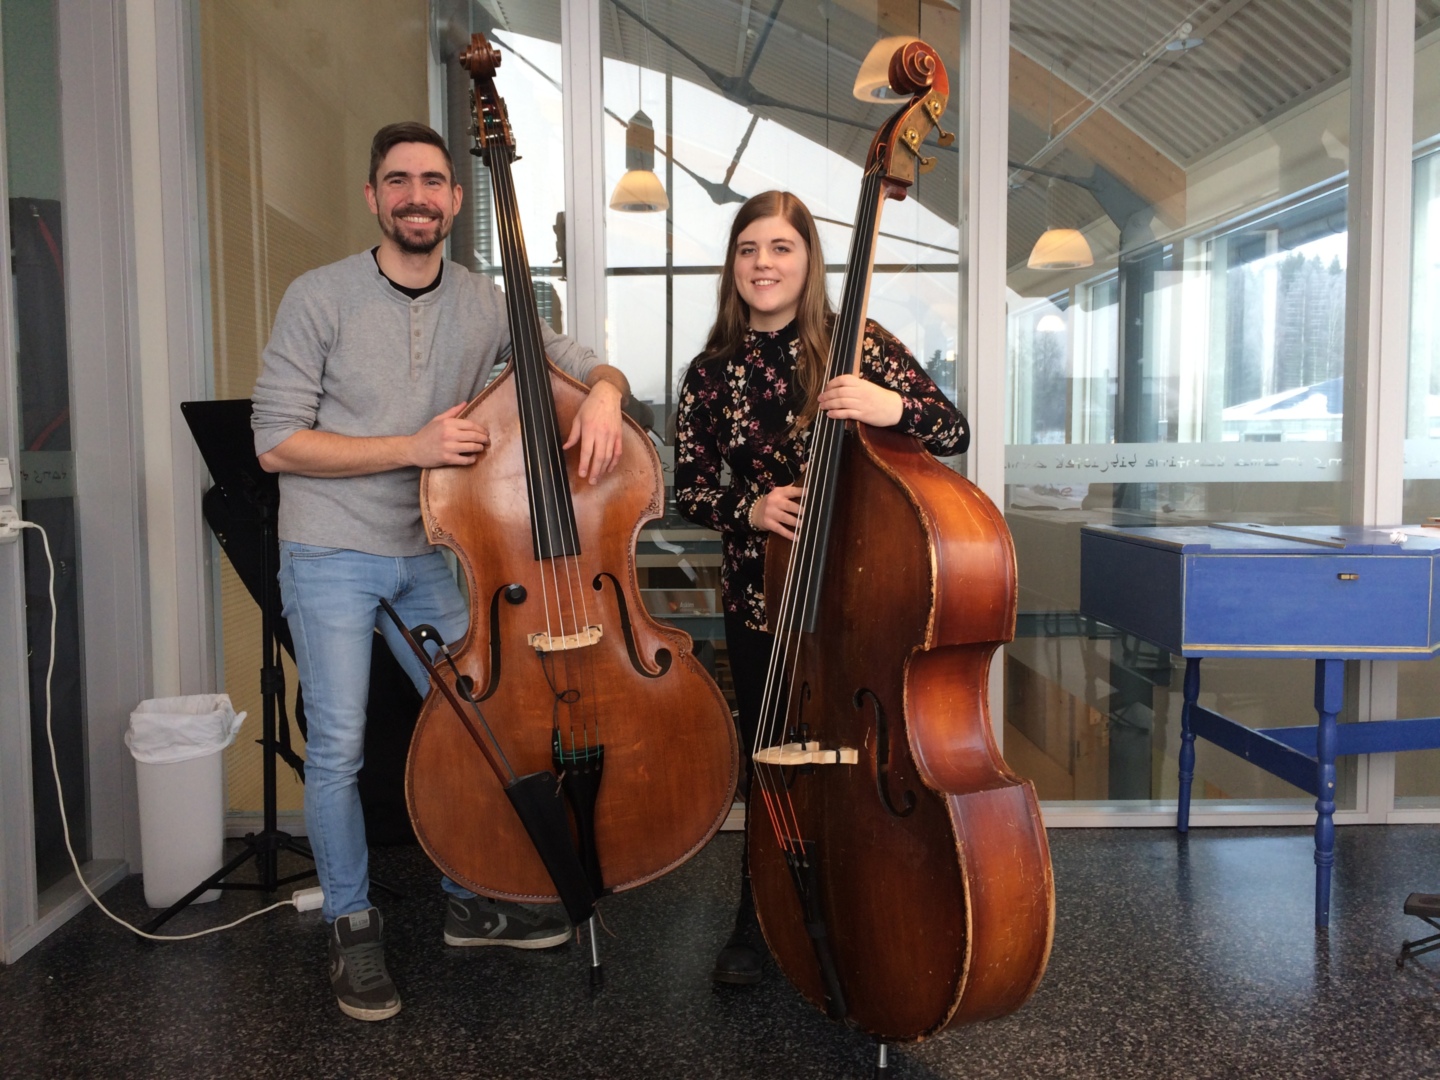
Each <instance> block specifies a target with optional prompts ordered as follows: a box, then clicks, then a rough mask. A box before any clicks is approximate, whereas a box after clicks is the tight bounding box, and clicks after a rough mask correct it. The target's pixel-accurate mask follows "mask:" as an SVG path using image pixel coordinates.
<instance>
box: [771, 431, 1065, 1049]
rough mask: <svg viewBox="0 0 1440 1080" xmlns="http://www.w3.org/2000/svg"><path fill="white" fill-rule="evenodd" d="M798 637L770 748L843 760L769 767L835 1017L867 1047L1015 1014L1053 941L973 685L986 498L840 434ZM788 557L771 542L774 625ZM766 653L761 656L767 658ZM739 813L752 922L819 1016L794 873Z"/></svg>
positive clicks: (786, 549) (992, 620) (815, 975)
mask: <svg viewBox="0 0 1440 1080" xmlns="http://www.w3.org/2000/svg"><path fill="white" fill-rule="evenodd" d="M847 428H848V430H847V432H846V434H845V437H844V440H843V442H844V449H843V451H842V465H841V472H842V477H843V479H842V481H841V483H840V485H839V489H838V493H837V498H836V504H835V511H834V516H833V520H832V524H831V531H830V535H829V541H828V551H827V554H826V558H825V560H824V565H825V567H826V569H825V573H824V579H823V582H822V583H821V584H820V585H819V586H818V587H819V589H820V600H819V605H820V606H819V609H818V618H817V620H816V623H815V629H814V631H813V632H811V633H804V634H801V635H800V637H799V640H798V643H797V644H796V645H795V646H794V650H795V651H796V654H797V655H796V657H795V662H794V668H793V676H792V678H793V684H792V688H791V692H790V694H789V701H790V705H789V715H788V719H787V726H786V737H787V738H789V739H797V738H798V739H800V740H802V741H803V740H804V739H805V738H807V737H809V738H814V739H817V740H819V741H820V742H821V745H823V746H824V747H827V748H828V747H847V748H853V749H855V750H856V751H858V755H857V760H856V762H855V763H854V764H826V765H814V766H810V767H799V768H788V769H781V770H779V773H780V775H781V776H783V780H782V781H781V785H780V787H781V790H778V791H776V792H767V793H766V795H765V797H766V798H767V799H777V800H778V801H782V802H785V801H788V804H789V808H788V809H787V811H786V812H790V813H793V815H794V819H795V822H796V824H797V826H798V833H799V835H800V836H803V837H805V838H806V839H807V840H813V842H814V850H813V855H814V858H813V860H812V863H813V873H814V875H815V888H816V889H817V891H818V900H819V911H820V912H821V913H823V919H824V924H825V927H826V933H827V934H828V939H829V947H830V950H831V952H832V953H833V958H834V965H835V969H836V976H837V978H838V983H839V989H840V990H841V991H843V999H844V1005H845V1011H844V1018H845V1019H846V1020H847V1021H848V1022H850V1023H853V1024H854V1025H856V1026H858V1027H859V1028H861V1029H863V1030H865V1031H866V1032H869V1033H871V1034H873V1035H875V1036H876V1037H878V1038H881V1039H883V1040H887V1041H904V1040H916V1039H920V1038H923V1037H925V1036H928V1035H932V1034H935V1033H936V1032H938V1031H941V1030H943V1029H944V1028H946V1027H949V1026H951V1025H957V1024H963V1023H969V1022H973V1021H979V1020H985V1019H990V1018H993V1017H997V1016H1002V1015H1004V1014H1006V1013H1009V1012H1011V1011H1013V1010H1015V1009H1017V1008H1019V1007H1020V1005H1021V1004H1023V1003H1024V1001H1025V1000H1026V999H1027V998H1028V997H1029V996H1030V994H1031V993H1032V992H1033V991H1034V989H1035V987H1036V985H1037V984H1038V983H1039V981H1040V977H1041V975H1042V974H1043V972H1044V970H1045V965H1046V960H1047V958H1048V956H1049V953H1050V945H1051V941H1052V937H1053V932H1054V881H1053V877H1052V874H1051V867H1050V855H1049V846H1048V844H1047V842H1046V837H1045V830H1044V827H1043V824H1042V822H1041V818H1040V811H1039V806H1038V804H1037V802H1036V797H1035V791H1034V787H1033V785H1032V784H1030V783H1029V782H1028V781H1025V780H1022V779H1021V778H1020V777H1018V776H1017V775H1015V774H1014V773H1013V772H1011V771H1010V769H1009V768H1008V767H1007V766H1006V764H1005V762H1004V761H1003V759H1002V758H1001V757H1000V754H999V751H998V749H997V747H996V744H995V739H994V736H993V734H992V730H991V717H990V711H989V706H988V701H987V696H986V694H987V683H988V679H989V672H990V663H991V658H992V656H993V655H994V653H995V651H996V649H997V647H998V646H999V645H1000V644H1001V643H1002V642H1005V641H1009V640H1010V639H1011V638H1012V637H1013V636H1014V627H1015V608H1016V592H1015V555H1014V548H1013V545H1012V543H1011V539H1010V534H1009V530H1008V529H1007V527H1006V525H1005V521H1004V518H1003V517H1002V516H1001V514H1000V512H999V510H998V509H996V507H995V506H994V504H993V503H992V502H991V501H990V500H989V499H988V498H986V496H985V495H984V494H983V493H981V492H980V490H979V489H978V488H976V487H975V486H974V485H973V484H971V483H970V482H969V481H967V480H965V479H964V478H963V477H961V476H959V475H958V474H956V473H955V472H953V471H951V470H950V469H948V468H946V467H945V466H944V465H942V464H940V463H939V462H937V461H936V460H935V459H934V458H932V457H931V456H930V455H929V454H928V453H927V452H926V451H925V450H924V449H923V448H922V447H921V446H920V444H919V443H918V442H917V441H916V440H914V439H912V438H909V437H908V436H903V435H898V434H896V433H894V432H891V431H888V430H879V429H873V428H867V427H863V426H857V425H854V424H849V425H847ZM790 548H791V545H790V544H789V543H787V542H786V541H784V540H781V539H779V538H774V537H772V539H771V540H770V547H769V549H768V551H767V565H766V596H767V598H768V599H769V603H770V622H771V625H772V626H773V625H775V620H776V614H775V610H776V609H775V603H776V598H778V597H780V596H782V594H783V591H784V587H785V586H784V582H785V574H786V569H787V562H788V558H789V555H790ZM783 644H784V643H783V641H782V643H781V645H779V646H777V648H778V647H783ZM756 795H757V797H756V798H752V800H751V803H752V805H751V807H750V812H751V813H752V814H753V815H755V818H754V820H752V821H751V824H750V828H749V844H750V867H751V875H752V881H753V887H754V891H755V897H756V905H757V908H758V911H759V914H760V922H761V928H762V930H763V931H764V934H765V938H766V941H767V942H768V943H769V945H770V948H771V950H772V952H773V953H774V956H775V958H776V961H777V963H778V964H779V966H780V967H781V969H782V970H783V971H784V972H785V974H786V976H787V977H788V978H789V979H790V980H791V981H792V982H793V983H794V984H795V985H796V986H797V987H798V988H799V989H800V990H801V992H802V993H803V994H804V995H805V996H806V997H807V998H809V999H810V1000H812V1001H813V1002H815V1003H816V1004H818V1005H820V1006H822V1007H824V1008H827V1009H830V1010H831V1012H832V1015H834V1014H835V1002H834V1000H833V996H834V995H832V994H831V993H830V992H829V990H828V988H827V983H826V980H825V978H824V976H823V974H822V971H821V966H820V963H819V961H818V960H817V948H816V947H815V944H814V942H813V941H812V938H811V933H810V928H809V927H807V922H806V917H805V913H804V911H803V910H802V904H801V900H800V894H799V893H798V892H797V889H796V886H795V883H794V882H793V880H792V876H793V873H792V868H791V867H790V866H789V865H788V864H787V858H786V855H785V853H784V852H783V851H782V850H781V846H780V844H779V842H778V841H777V833H776V830H775V829H772V828H771V827H770V826H769V824H768V823H766V822H764V821H762V820H760V818H761V817H762V816H763V814H764V812H765V810H764V808H763V807H762V806H761V805H760V800H759V798H758V796H759V795H760V787H759V785H757V787H756Z"/></svg>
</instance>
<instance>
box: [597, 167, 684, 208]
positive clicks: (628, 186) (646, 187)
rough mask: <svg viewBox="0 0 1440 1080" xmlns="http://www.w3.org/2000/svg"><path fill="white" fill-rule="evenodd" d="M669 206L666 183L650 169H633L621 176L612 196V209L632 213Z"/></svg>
mask: <svg viewBox="0 0 1440 1080" xmlns="http://www.w3.org/2000/svg"><path fill="white" fill-rule="evenodd" d="M669 206H670V200H669V199H668V198H667V197H666V195H665V185H664V184H662V183H660V178H659V177H658V176H656V175H655V174H654V173H653V172H651V171H650V170H649V169H631V170H630V171H629V172H627V173H626V174H625V175H624V176H622V177H621V178H620V182H619V183H618V184H616V185H615V191H614V193H613V194H612V195H611V196H610V209H611V210H624V211H625V212H627V213H631V214H644V213H649V212H653V211H656V210H665V209H667V208H668V207H669Z"/></svg>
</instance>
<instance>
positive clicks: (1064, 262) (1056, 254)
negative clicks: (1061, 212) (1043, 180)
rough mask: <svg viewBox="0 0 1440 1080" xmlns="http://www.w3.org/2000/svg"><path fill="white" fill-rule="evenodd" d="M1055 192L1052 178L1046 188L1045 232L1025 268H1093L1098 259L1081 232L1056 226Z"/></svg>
mask: <svg viewBox="0 0 1440 1080" xmlns="http://www.w3.org/2000/svg"><path fill="white" fill-rule="evenodd" d="M1054 190H1055V181H1054V180H1053V179H1052V180H1051V181H1050V182H1049V184H1048V185H1046V188H1045V231H1044V232H1043V233H1041V234H1040V239H1039V240H1036V241H1035V246H1034V247H1033V248H1031V250H1030V258H1029V259H1028V260H1027V261H1026V263H1025V265H1026V266H1028V267H1029V268H1030V269H1031V270H1078V269H1080V268H1081V267H1082V266H1094V265H1095V256H1094V255H1093V254H1091V252H1090V244H1089V243H1088V242H1087V241H1086V239H1085V236H1084V234H1083V233H1081V232H1080V230H1079V229H1068V228H1056V227H1055V223H1054V222H1055V214H1054V209H1055V206H1054V204H1055V199H1054Z"/></svg>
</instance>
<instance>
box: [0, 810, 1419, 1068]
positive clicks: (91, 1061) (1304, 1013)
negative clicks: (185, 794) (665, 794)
mask: <svg viewBox="0 0 1440 1080" xmlns="http://www.w3.org/2000/svg"><path fill="white" fill-rule="evenodd" d="M1338 832H1339V838H1338V846H1337V850H1338V855H1337V864H1336V873H1335V889H1334V907H1333V916H1332V924H1331V927H1330V929H1329V931H1328V932H1326V933H1318V934H1317V933H1316V931H1315V929H1314V926H1313V921H1312V906H1311V905H1312V903H1313V863H1312V861H1311V855H1312V845H1311V838H1310V834H1309V833H1308V832H1307V831H1306V830H1301V829H1264V830H1249V829H1247V830H1240V829H1227V830H1197V831H1196V832H1194V833H1193V834H1192V835H1191V836H1190V837H1189V838H1188V839H1180V838H1178V837H1177V836H1176V835H1175V834H1174V833H1173V832H1171V831H1169V830H1106V831H1098V830H1097V831H1076V830H1057V831H1054V832H1052V833H1051V834H1050V839H1051V844H1052V848H1053V855H1054V863H1055V880H1056V891H1057V898H1058V905H1057V920H1056V932H1055V948H1054V953H1053V955H1052V957H1051V961H1050V968H1049V971H1048V972H1047V973H1046V976H1045V980H1044V982H1043V983H1042V984H1041V986H1040V989H1039V990H1038V991H1037V993H1036V994H1035V996H1034V998H1032V999H1031V1001H1030V1003H1029V1004H1028V1005H1027V1006H1026V1007H1025V1008H1024V1009H1022V1010H1021V1011H1020V1012H1018V1013H1016V1014H1015V1015H1013V1016H1011V1017H1007V1018H1005V1019H1003V1020H999V1021H995V1022H993V1023H990V1024H986V1025H982V1026H977V1027H970V1028H964V1029H960V1030H956V1031H951V1032H948V1033H946V1034H944V1035H942V1036H940V1037H938V1038H935V1039H932V1040H930V1041H928V1042H925V1043H922V1044H919V1045H910V1046H899V1047H895V1048H894V1049H893V1050H892V1052H891V1057H890V1061H891V1068H890V1075H891V1076H892V1077H893V1078H895V1080H918V1078H927V1080H928V1078H942V1077H944V1078H948V1077H1037V1078H1038V1077H1047V1078H1049V1077H1105V1078H1110V1077H1117V1078H1118V1077H1144V1078H1150V1077H1271V1076H1274V1077H1336V1078H1340V1077H1344V1078H1346V1080H1362V1078H1367V1077H1374V1078H1377V1080H1378V1078H1387V1080H1388V1078H1392V1077H1425V1076H1440V952H1437V953H1433V954H1431V955H1430V956H1427V957H1423V958H1421V959H1420V960H1418V961H1415V962H1412V963H1410V964H1408V965H1407V966H1406V968H1405V969H1404V970H1403V971H1397V970H1396V967H1395V956H1396V953H1397V951H1398V949H1399V945H1400V942H1401V940H1402V939H1404V938H1406V937H1411V938H1415V937H1419V936H1421V935H1422V934H1423V933H1424V932H1426V927H1425V926H1424V924H1422V923H1421V922H1420V921H1419V920H1416V919H1412V918H1407V917H1406V916H1404V915H1403V914H1402V912H1401V905H1402V903H1403V902H1404V898H1405V896H1406V894H1407V893H1409V892H1411V891H1422V892H1440V828H1437V827H1429V826H1398V827H1390V828H1364V827H1350V828H1344V829H1340V830H1339V831H1338ZM739 843H740V838H739V837H738V836H737V835H735V834H725V835H722V836H720V837H719V838H718V839H717V840H716V841H715V842H714V843H712V844H711V845H710V846H709V847H708V848H707V849H706V850H705V851H703V852H702V853H701V854H700V855H699V856H698V857H697V858H696V859H694V860H693V861H692V862H691V863H690V864H688V865H687V866H685V867H683V868H682V869H680V870H679V871H676V872H675V873H673V874H671V875H669V876H668V877H666V878H664V879H662V880H661V881H658V882H656V883H654V884H652V885H649V886H647V887H645V888H643V889H640V890H637V891H634V892H631V893H628V894H625V895H622V896H616V897H612V898H610V899H608V900H607V901H606V902H605V904H604V912H605V919H606V922H607V924H608V926H609V928H610V930H611V931H612V932H613V933H614V935H615V936H614V937H609V938H606V939H605V940H604V944H603V950H604V954H605V960H606V972H607V984H606V986H605V988H604V990H603V991H602V992H601V993H600V994H598V995H597V996H593V997H592V995H591V994H590V991H589V988H588V978H587V965H588V949H586V948H580V947H576V946H575V945H574V944H573V943H572V944H570V945H566V946H563V947H561V948H558V949H554V950H549V951H545V952H530V953H522V952H515V951H512V950H508V949H493V948H490V949H466V950H462V949H450V948H447V947H446V946H445V945H444V944H443V943H442V941H441V936H440V926H441V917H442V901H441V898H440V894H439V891H438V887H437V882H438V879H437V878H436V875H435V873H434V871H433V870H432V869H431V867H430V865H429V863H428V862H427V861H426V860H425V858H424V856H423V855H422V854H421V853H420V851H419V849H417V848H414V847H408V848H381V849H377V850H376V852H375V853H374V856H373V867H372V869H373V871H374V873H375V874H376V876H377V877H383V878H386V879H389V880H391V881H392V882H393V883H395V884H397V885H399V886H401V887H402V888H403V889H404V890H405V891H406V895H405V897H404V898H402V899H399V900H395V899H383V900H382V905H383V909H384V911H385V916H386V920H387V922H386V936H387V943H388V950H387V951H388V956H389V959H390V967H391V971H392V974H393V975H394V976H395V978H396V981H397V983H398V984H399V986H400V989H401V992H402V995H403V997H404V1001H405V1008H404V1010H403V1011H402V1012H401V1013H400V1015H399V1016H397V1017H395V1018H394V1019H392V1020H389V1021H385V1022H382V1023H376V1024H364V1023H359V1022H357V1021H353V1020H349V1019H347V1018H346V1017H344V1016H343V1015H341V1013H340V1012H339V1010H337V1009H336V1007H335V1004H334V999H333V998H332V997H331V996H330V993H329V987H328V983H327V981H326V975H325V961H324V949H325V946H324V931H323V929H322V925H321V923H320V920H319V917H318V913H310V914H306V915H297V914H295V913H293V912H289V911H283V912H278V913H275V914H272V915H267V916H263V917H262V918H260V919H258V920H255V921H253V922H251V923H247V924H245V926H244V927H242V928H240V929H238V930H234V931H230V932H227V933H225V934H223V935H219V936H216V937H212V938H205V939H201V940H199V941H194V942H187V943H183V944H174V945H162V946H141V945H138V944H137V943H136V942H135V941H134V940H132V939H131V938H129V936H128V935H127V934H126V932H125V931H124V930H122V929H120V928H119V927H117V926H115V925H114V924H112V923H110V922H109V921H108V920H105V919H104V918H103V917H102V916H101V915H100V914H99V913H98V912H96V911H94V910H93V909H92V910H87V911H85V912H83V913H82V914H81V915H79V916H77V917H76V918H75V919H73V920H72V921H71V922H70V923H69V924H67V925H66V926H65V927H63V928H62V929H61V930H60V931H58V932H57V933H56V934H54V935H53V936H52V937H51V938H49V939H48V940H47V941H45V942H44V943H42V944H41V945H39V946H38V947H36V948H35V949H34V950H32V951H31V952H30V953H29V954H27V955H26V956H24V957H23V958H22V959H21V960H20V961H19V962H18V963H17V964H15V965H13V966H12V967H9V968H5V969H0V1075H3V1076H5V1077H70V1076H74V1077H88V1076H105V1077H146V1078H152V1077H154V1078H160V1077H212V1076H213V1077H226V1078H232V1077H233V1078H242V1077H554V1078H597V1080H599V1078H623V1077H665V1078H670V1077H677V1078H679V1077H695V1078H707V1077H787V1078H788V1077H805V1078H809V1077H817V1078H818V1077H825V1078H832V1077H857V1078H866V1077H869V1076H870V1075H871V1073H872V1069H873V1064H874V1048H873V1044H871V1043H870V1042H869V1041H868V1040H867V1039H865V1038H864V1037H862V1036H860V1035H857V1034H855V1033H853V1032H851V1031H848V1030H847V1029H845V1028H844V1027H842V1026H840V1025H837V1024H833V1023H830V1022H829V1021H827V1020H826V1019H824V1017H822V1016H821V1015H820V1013H819V1012H817V1011H816V1010H815V1009H813V1008H811V1007H810V1006H809V1005H808V1004H807V1003H805V1002H804V1001H803V1000H802V999H800V998H799V996H798V995H797V994H796V993H795V992H794V991H793V990H791V988H790V987H789V985H788V984H787V983H786V982H785V980H784V979H783V978H781V977H779V976H778V975H777V974H776V972H775V971H774V970H773V969H771V970H770V971H769V972H768V975H767V978H766V980H765V981H764V982H763V983H762V984H761V985H759V986H757V987H753V988H743V989H715V988H712V987H711V985H710V982H709V978H708V976H709V967H710V962H711V960H712V958H713V955H714V952H715V950H716V948H717V947H718V946H719V945H720V944H721V943H722V941H723V939H724V937H725V934H726V930H727V925H726V924H727V919H728V917H729V911H728V909H729V907H730V904H731V895H732V890H733V888H734V878H735V874H736V870H737V863H738V856H739ZM107 899H108V900H109V901H110V903H111V904H112V906H113V907H115V908H116V909H117V910H118V911H119V912H120V913H121V914H123V915H126V916H127V917H129V918H130V919H131V920H132V921H136V922H139V921H143V920H144V919H146V918H148V917H149V915H150V914H151V913H150V912H149V911H148V909H146V908H145V907H144V901H143V897H142V892H141V886H140V881H139V879H138V878H131V879H129V880H127V881H126V882H124V883H123V884H122V885H120V886H118V887H117V888H116V889H114V890H113V891H112V892H111V893H110V894H109V896H108V898H107ZM257 903H258V902H257V900H256V898H255V896H254V895H245V894H237V893H229V894H227V895H226V896H225V897H224V898H223V899H222V900H220V901H218V902H217V903H214V904H207V905H202V906H200V907H197V908H193V909H191V910H190V911H187V912H185V913H183V914H181V915H180V916H178V917H177V918H175V919H174V920H172V922H171V923H170V924H169V928H168V929H171V930H172V931H173V932H176V933H179V932H184V931H188V930H193V929H198V928H200V927H202V926H206V925H213V924H214V923H217V922H219V921H222V919H225V918H229V917H234V916H235V915H237V914H239V913H242V912H244V911H246V910H250V909H252V908H253V907H254V906H257ZM895 917H896V918H903V917H904V912H903V910H899V909H898V908H897V911H896V913H895ZM881 929H882V931H883V928H881Z"/></svg>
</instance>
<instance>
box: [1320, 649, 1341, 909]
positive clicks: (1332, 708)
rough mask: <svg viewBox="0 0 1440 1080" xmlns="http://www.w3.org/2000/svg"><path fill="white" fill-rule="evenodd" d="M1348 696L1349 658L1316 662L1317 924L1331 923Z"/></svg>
mask: <svg viewBox="0 0 1440 1080" xmlns="http://www.w3.org/2000/svg"><path fill="white" fill-rule="evenodd" d="M1344 697H1345V661H1343V660H1316V661H1315V711H1316V712H1317V713H1319V714H1320V724H1319V727H1317V728H1316V731H1315V759H1316V762H1317V768H1318V770H1319V775H1318V780H1319V790H1320V797H1319V798H1318V799H1316V800H1315V814H1316V816H1315V925H1316V926H1329V925H1330V870H1331V868H1332V867H1333V866H1334V865H1335V742H1336V737H1335V716H1336V714H1337V713H1339V711H1340V705H1341V703H1342V701H1343V700H1344Z"/></svg>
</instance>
